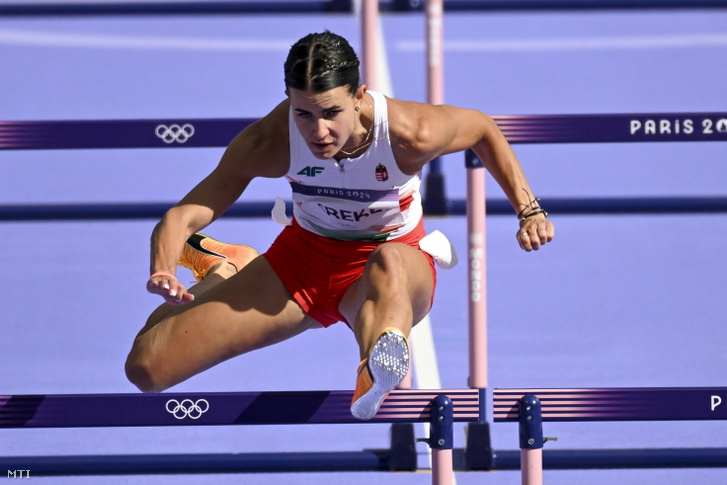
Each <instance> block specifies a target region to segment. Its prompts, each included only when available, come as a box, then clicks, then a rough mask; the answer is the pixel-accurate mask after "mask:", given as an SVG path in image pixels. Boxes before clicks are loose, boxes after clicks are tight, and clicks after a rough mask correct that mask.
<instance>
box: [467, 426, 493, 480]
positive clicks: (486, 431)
mask: <svg viewBox="0 0 727 485" xmlns="http://www.w3.org/2000/svg"><path fill="white" fill-rule="evenodd" d="M466 433H467V435H466V436H467V438H466V445H465V449H464V463H463V464H462V465H463V467H464V469H466V470H492V467H493V450H492V442H491V440H490V423H487V422H483V423H468V424H467V427H466Z"/></svg>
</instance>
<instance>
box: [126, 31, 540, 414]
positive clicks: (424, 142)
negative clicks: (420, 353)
mask: <svg viewBox="0 0 727 485" xmlns="http://www.w3.org/2000/svg"><path fill="white" fill-rule="evenodd" d="M284 67H285V69H284V71H285V87H286V95H287V99H286V100H284V101H283V102H282V103H280V104H279V105H278V106H277V107H276V108H274V109H273V110H272V111H271V112H270V113H269V114H268V115H267V116H265V117H263V118H261V119H260V120H259V121H257V122H255V123H254V124H252V125H250V126H249V127H247V128H246V129H244V130H243V131H242V132H241V133H240V134H238V135H237V136H236V137H235V139H234V140H233V141H232V142H231V143H230V145H229V147H228V148H227V150H226V151H225V153H224V155H223V157H222V160H221V161H220V163H219V165H218V166H217V167H216V168H215V169H214V170H213V171H212V173H211V174H210V175H208V176H207V177H206V178H205V179H204V180H202V182H200V183H199V184H198V185H197V186H196V187H195V188H194V189H193V190H192V191H191V192H189V194H187V196H186V197H184V199H182V201H181V202H179V204H177V205H176V206H175V207H173V208H172V209H170V210H169V211H168V212H167V213H166V214H165V215H164V217H163V219H162V220H161V222H159V224H157V226H156V227H155V229H154V231H153V234H152V241H151V276H150V277H149V281H148V282H147V289H148V290H149V291H150V292H152V293H156V294H159V295H161V296H162V297H163V298H164V300H165V303H164V304H163V305H162V306H160V307H159V308H158V309H157V310H155V311H154V312H153V313H152V315H151V316H150V317H149V320H148V321H147V323H146V325H145V326H144V327H143V328H142V329H141V331H140V332H139V334H138V336H137V337H136V339H135V340H134V343H133V347H132V349H131V352H130V353H129V356H128V359H127V362H126V373H127V376H128V378H129V379H130V380H131V382H133V383H134V384H135V385H136V386H138V387H139V389H141V390H142V391H161V390H163V389H166V388H168V387H170V386H173V385H175V384H177V383H179V382H181V381H183V380H185V379H187V378H189V377H191V376H193V375H195V374H197V373H199V372H201V371H203V370H205V369H208V368H210V367H212V366H214V365H216V364H218V363H220V362H222V361H224V360H226V359H230V358H232V357H235V356H237V355H240V354H243V353H245V352H249V351H251V350H254V349H259V348H261V347H264V346H267V345H271V344H274V343H277V342H280V341H282V340H285V339H288V338H290V337H293V336H294V335H297V334H299V333H301V332H303V331H305V330H308V329H310V328H315V327H321V326H323V327H328V326H330V325H332V324H334V323H336V322H338V321H343V322H345V323H346V324H347V325H348V326H349V327H351V329H352V330H353V332H354V335H355V337H356V341H357V343H358V345H359V348H360V354H361V355H360V357H361V359H362V362H361V364H360V366H359V368H358V375H357V381H356V389H355V392H354V398H353V401H352V403H351V412H352V413H353V415H354V416H356V417H357V418H360V419H369V418H371V417H373V416H374V415H375V414H376V412H377V411H378V409H379V406H380V405H381V403H382V401H383V400H384V398H385V397H386V395H387V394H388V393H389V391H391V390H392V389H393V388H394V387H396V385H397V384H398V383H399V382H400V381H401V380H402V379H403V378H404V376H405V375H406V373H407V370H408V368H409V347H408V343H407V337H408V335H409V332H410V331H411V328H412V326H413V325H414V324H416V322H419V321H420V320H421V319H422V318H423V317H424V316H425V315H426V314H427V312H428V311H429V309H430V306H431V303H432V298H433V296H434V288H435V285H436V272H435V267H434V261H433V256H436V255H432V254H428V253H427V252H425V251H424V250H423V249H421V248H420V244H419V242H420V241H421V240H422V238H424V237H425V231H424V225H423V220H422V205H421V195H420V190H419V188H420V183H421V172H422V169H423V167H424V165H426V164H427V163H428V162H429V161H431V160H432V159H434V158H436V157H438V156H441V155H445V154H448V153H452V152H457V151H462V150H465V149H467V148H472V149H473V150H474V152H475V153H476V154H477V156H478V157H479V158H480V159H481V160H482V161H483V163H484V164H485V167H486V169H487V170H488V171H489V173H490V174H492V175H493V176H494V178H495V179H496V180H497V182H498V184H499V185H500V186H501V187H502V189H503V190H504V192H505V194H506V195H507V197H508V199H509V201H510V202H511V204H512V206H513V208H514V213H515V214H517V215H518V218H519V227H518V231H517V240H518V242H519V244H520V247H521V248H522V249H524V250H526V251H530V250H533V249H539V248H540V247H541V246H542V245H543V244H545V243H547V242H549V241H551V240H552V238H553V236H554V228H553V225H552V223H551V222H550V221H548V220H547V219H546V215H547V214H546V213H545V211H544V210H542V209H541V208H540V206H539V204H538V202H537V199H535V198H534V197H533V195H532V194H533V192H532V190H531V189H530V186H529V185H528V182H527V180H526V178H525V175H524V173H523V170H522V168H521V166H520V163H519V162H518V160H517V158H516V157H515V154H514V153H513V151H512V149H511V148H510V145H509V144H508V143H507V141H506V140H505V138H504V136H503V135H502V133H501V132H500V130H499V129H498V128H497V125H496V124H495V123H494V122H493V120H492V119H491V118H490V117H489V116H487V115H485V114H483V113H481V112H479V111H476V110H468V109H462V108H456V107H452V106H432V105H428V104H423V103H415V102H407V101H399V100H395V99H391V98H387V97H385V96H383V95H381V94H380V93H377V92H373V91H368V90H367V89H366V86H365V85H361V84H359V61H358V58H357V56H356V53H355V52H354V51H353V49H352V48H351V46H350V45H349V43H348V42H347V41H346V40H345V39H344V38H342V37H340V36H337V35H335V34H332V33H330V32H324V33H321V34H311V35H308V36H306V37H304V38H303V39H301V40H300V41H298V42H297V43H296V44H295V45H293V47H292V48H291V49H290V52H289V54H288V57H287V60H286V62H285V66H284ZM255 177H286V179H287V180H288V181H289V182H290V186H291V188H292V193H293V201H294V213H293V220H292V223H291V224H290V225H288V226H286V227H285V228H284V229H283V230H282V232H281V233H280V235H279V236H278V237H277V238H276V240H275V241H274V242H273V244H272V246H271V247H270V249H268V251H267V252H265V253H264V254H262V255H261V256H258V254H257V253H256V252H255V251H254V250H253V249H252V248H249V247H247V246H242V245H232V244H224V243H221V242H219V241H215V240H214V239H212V238H210V237H207V236H205V235H203V234H199V233H198V231H200V230H202V229H203V228H204V227H206V226H208V225H209V224H210V223H212V221H214V220H215V219H217V218H218V217H219V216H220V215H222V213H223V212H225V210H226V209H227V208H229V207H230V205H232V204H233V203H234V202H235V201H236V200H237V199H238V198H239V197H240V195H241V194H242V192H243V191H244V190H245V188H246V187H247V186H248V184H249V183H250V181H251V180H252V179H253V178H255ZM430 252H432V251H431V250H430ZM178 264H179V265H182V266H185V267H188V268H190V269H192V271H193V272H194V274H195V276H196V277H197V279H198V280H199V283H198V284H197V285H195V286H194V287H193V288H190V289H187V288H185V286H184V285H183V284H182V283H181V282H179V280H177V278H176V277H175V268H176V266H177V265H178Z"/></svg>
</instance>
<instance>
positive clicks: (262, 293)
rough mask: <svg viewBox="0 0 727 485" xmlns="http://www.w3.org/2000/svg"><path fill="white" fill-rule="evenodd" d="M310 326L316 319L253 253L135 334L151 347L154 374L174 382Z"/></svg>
mask: <svg viewBox="0 0 727 485" xmlns="http://www.w3.org/2000/svg"><path fill="white" fill-rule="evenodd" d="M314 326H317V323H316V322H315V321H314V320H312V319H311V318H310V317H308V316H307V315H306V313H305V312H304V311H303V310H302V309H301V308H300V306H298V304H297V303H296V302H295V301H294V300H293V299H292V298H291V296H290V294H289V293H288V291H287V290H286V289H285V287H284V286H283V284H282V283H281V282H280V279H279V278H278V277H277V275H276V274H275V272H274V271H273V269H272V268H271V267H270V265H269V263H268V262H267V260H266V259H265V258H264V257H258V258H256V259H255V260H254V261H253V262H252V263H250V264H249V265H248V266H246V267H245V268H243V270H242V271H240V272H239V273H238V274H236V275H235V276H233V277H231V278H229V279H228V280H226V281H223V282H222V283H220V284H218V285H217V286H215V287H213V288H211V289H209V290H208V291H206V292H204V293H203V294H201V295H199V296H197V297H195V301H193V302H191V303H188V304H186V305H182V306H179V307H177V309H175V311H174V312H172V314H171V315H170V316H169V317H167V318H166V319H164V320H162V321H161V322H159V323H158V324H156V325H154V326H153V327H151V328H149V329H148V330H147V332H146V333H144V334H142V335H140V337H139V338H142V339H145V340H146V342H145V345H148V346H149V347H150V348H148V349H147V350H148V351H149V353H148V355H149V358H152V359H154V362H153V364H152V366H153V368H154V369H155V370H156V372H157V373H158V377H157V379H159V380H162V381H164V383H165V384H168V385H173V384H175V383H177V382H181V381H182V380H184V379H186V378H188V377H190V376H192V375H194V374H196V373H198V372H201V371H203V370H205V369H207V368H209V367H212V366H214V365H215V364H218V363H220V362H222V361H224V360H227V359H229V358H232V357H235V356H237V355H240V354H243V353H245V352H249V351H251V350H255V349H258V348H261V347H265V346H267V345H271V344H274V343H277V342H280V341H283V340H285V339H287V338H290V337H293V336H295V335H297V334H299V333H301V332H303V331H305V330H306V329H308V328H312V327H314ZM138 343H139V342H138ZM142 345H144V344H142ZM168 385H165V387H168Z"/></svg>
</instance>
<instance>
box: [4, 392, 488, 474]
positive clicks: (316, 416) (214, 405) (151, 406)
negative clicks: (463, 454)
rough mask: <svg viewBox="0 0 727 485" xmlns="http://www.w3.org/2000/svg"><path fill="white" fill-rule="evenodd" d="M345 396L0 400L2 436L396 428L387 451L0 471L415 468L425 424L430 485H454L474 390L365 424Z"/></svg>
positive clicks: (21, 459) (409, 404) (415, 400)
mask: <svg viewBox="0 0 727 485" xmlns="http://www.w3.org/2000/svg"><path fill="white" fill-rule="evenodd" d="M352 397H353V392H351V391H296V392H236V393H163V394H54V395H16V396H0V428H76V427H84V428H85V427H132V426H212V425H218V426H219V425H271V424H334V423H335V424H344V423H393V427H392V448H391V450H389V452H385V451H375V450H374V451H361V452H320V453H249V454H238V453H232V454H194V455H192V454H182V455H178V454H177V455H173V454H166V455H152V454H147V455H111V456H32V457H31V456H15V457H0V468H2V467H4V466H6V465H7V469H8V470H24V471H25V470H31V471H32V473H33V476H58V475H110V474H152V473H154V474H160V473H167V474H171V473H261V472H268V473H274V472H292V471H364V470H366V471H389V470H392V469H393V470H397V469H402V468H403V467H405V468H407V469H412V467H413V469H416V466H417V465H416V450H415V446H414V445H415V440H414V436H413V432H412V434H411V436H407V435H406V433H407V432H408V431H407V430H409V429H412V427H411V424H412V423H417V422H423V423H429V424H430V426H431V428H430V430H431V432H430V436H429V438H427V439H425V440H422V441H426V442H427V443H428V445H429V447H430V448H431V449H432V483H433V484H434V485H449V484H451V483H452V474H453V469H454V468H453V458H452V451H453V443H454V440H453V423H454V422H463V421H464V422H467V421H470V422H472V421H478V419H479V417H480V402H479V399H480V393H479V391H477V390H469V389H467V390H395V391H392V392H391V394H390V395H389V396H388V397H387V399H386V400H385V401H384V403H383V404H382V406H381V409H380V410H379V412H378V414H377V415H376V416H375V417H374V418H372V419H371V420H369V421H359V420H357V419H356V418H354V417H353V416H352V415H351V413H350V410H349V406H350V403H351V398H352ZM397 425H408V426H403V427H401V428H398V427H397ZM397 430H401V431H403V434H400V433H399V434H397Z"/></svg>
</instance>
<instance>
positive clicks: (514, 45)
mask: <svg viewBox="0 0 727 485" xmlns="http://www.w3.org/2000/svg"><path fill="white" fill-rule="evenodd" d="M691 47H727V33H725V32H717V33H712V34H677V35H638V36H613V37H563V38H534V39H450V38H448V39H446V40H445V42H444V50H445V51H447V52H543V51H588V50H610V49H613V50H619V49H678V48H691ZM424 48H425V43H424V41H422V40H419V39H415V40H402V41H399V42H397V43H396V49H397V50H398V51H401V52H415V53H421V52H424Z"/></svg>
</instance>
